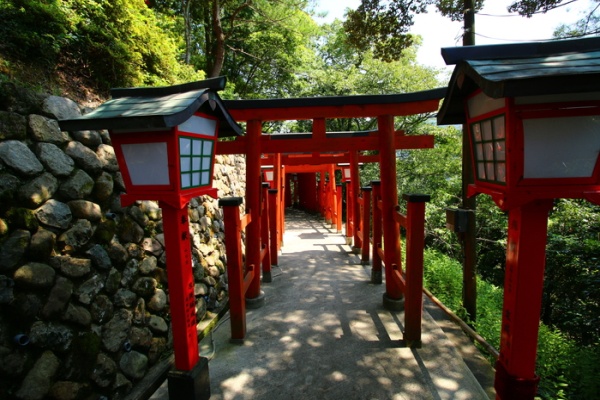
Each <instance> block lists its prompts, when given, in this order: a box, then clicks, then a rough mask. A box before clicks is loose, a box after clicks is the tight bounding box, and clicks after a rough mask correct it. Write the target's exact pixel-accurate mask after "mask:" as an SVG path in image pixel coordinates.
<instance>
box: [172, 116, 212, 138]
mask: <svg viewBox="0 0 600 400" xmlns="http://www.w3.org/2000/svg"><path fill="white" fill-rule="evenodd" d="M178 129H179V131H180V132H189V133H198V134H200V135H207V136H215V134H216V133H217V121H216V120H214V119H209V118H203V117H200V116H198V115H192V116H191V117H190V118H189V119H188V120H187V121H185V122H184V123H182V124H180V125H179V126H178Z"/></svg>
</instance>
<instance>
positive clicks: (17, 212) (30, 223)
mask: <svg viewBox="0 0 600 400" xmlns="http://www.w3.org/2000/svg"><path fill="white" fill-rule="evenodd" d="M6 220H7V222H8V225H9V226H10V227H11V229H26V230H28V231H29V232H35V231H37V229H38V227H39V222H38V220H37V218H36V217H35V212H34V211H33V210H30V209H28V208H17V207H15V208H11V209H10V210H8V211H7V212H6Z"/></svg>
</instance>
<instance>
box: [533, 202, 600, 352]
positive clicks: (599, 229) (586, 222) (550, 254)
mask: <svg viewBox="0 0 600 400" xmlns="http://www.w3.org/2000/svg"><path fill="white" fill-rule="evenodd" d="M546 254H547V256H546V280H545V287H544V295H543V296H544V297H543V309H542V320H543V321H544V322H545V323H546V324H548V325H551V326H554V327H557V328H559V329H560V330H561V331H562V332H564V333H565V334H567V335H568V336H569V337H571V338H574V339H575V340H577V341H578V342H580V343H582V344H586V345H589V344H592V343H597V342H598V340H599V339H600V285H599V284H598V283H600V207H599V206H595V205H592V204H590V203H587V202H585V201H583V200H571V199H561V200H557V201H556V204H555V207H554V209H553V211H552V212H551V214H550V220H549V227H548V244H547V250H546Z"/></svg>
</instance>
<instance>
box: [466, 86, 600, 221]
mask: <svg viewBox="0 0 600 400" xmlns="http://www.w3.org/2000/svg"><path fill="white" fill-rule="evenodd" d="M480 93H481V90H480V89H479V90H476V91H474V92H473V93H472V94H471V95H470V96H469V98H473V97H474V96H476V95H478V94H480ZM503 100H504V106H502V107H499V108H496V109H495V110H493V111H489V112H485V113H482V114H480V115H477V116H475V117H471V116H470V114H469V110H468V106H467V104H468V102H465V115H467V126H468V129H469V143H470V151H471V156H472V160H473V171H474V175H475V176H474V181H475V183H474V184H471V185H469V188H468V195H469V196H474V195H476V194H478V193H485V194H488V195H490V196H491V197H492V198H493V199H494V201H495V202H496V204H497V205H498V206H499V207H500V208H501V209H503V210H507V209H510V208H512V207H514V206H518V205H521V204H524V203H528V202H531V201H534V200H538V199H551V198H586V199H588V200H589V201H592V202H598V197H597V196H598V195H597V193H598V192H600V157H598V158H597V159H596V162H595V165H594V167H593V171H592V173H591V175H590V176H589V177H568V178H558V177H551V178H531V177H529V178H526V177H524V175H525V174H524V171H525V135H526V134H525V128H524V122H525V121H527V120H534V119H542V118H569V117H589V116H598V117H599V118H600V100H590V101H562V102H540V103H536V104H516V103H517V101H516V100H515V98H504V99H503ZM499 116H504V119H505V122H504V140H505V146H506V147H505V154H506V156H505V157H506V158H505V165H506V181H505V182H504V183H499V182H494V181H492V180H486V179H482V178H481V175H480V174H479V173H478V162H479V163H481V162H482V161H481V160H482V159H481V157H479V156H478V151H477V149H476V144H477V143H475V142H474V132H473V127H474V125H475V124H477V123H481V122H483V121H488V120H491V119H492V118H495V117H499ZM565 135H568V132H565ZM479 155H481V154H479ZM478 160H479V161H478Z"/></svg>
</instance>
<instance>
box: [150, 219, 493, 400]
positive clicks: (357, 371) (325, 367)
mask: <svg viewBox="0 0 600 400" xmlns="http://www.w3.org/2000/svg"><path fill="white" fill-rule="evenodd" d="M369 277H370V266H366V267H365V266H362V265H360V259H359V258H358V256H356V255H354V254H352V253H351V249H350V247H349V246H347V245H346V244H345V238H344V237H343V236H342V235H341V234H339V233H337V232H336V231H335V229H328V228H327V227H325V226H324V224H323V222H322V221H320V220H318V219H316V218H313V217H311V216H309V215H307V214H304V213H301V212H298V211H295V210H289V211H288V214H287V215H286V232H285V236H284V247H283V249H282V254H281V255H280V257H279V267H278V268H274V269H273V282H271V283H266V284H263V285H262V290H263V291H264V292H265V295H266V303H265V305H264V306H263V307H262V308H260V309H257V310H249V311H248V314H247V336H246V339H245V342H244V344H242V345H239V344H231V343H229V338H230V326H229V320H228V319H225V320H224V322H222V323H221V324H220V325H219V326H218V327H217V329H216V330H214V331H213V333H212V338H211V336H208V337H207V338H205V339H204V340H203V342H202V343H201V344H202V353H203V355H207V356H208V357H212V358H211V361H210V363H209V371H210V380H211V393H212V396H211V399H214V400H245V399H253V400H259V399H265V400H267V399H268V400H278V399H282V400H294V399H318V400H326V399H331V400H351V399H368V400H371V399H410V400H416V399H488V398H490V396H489V395H488V394H486V392H485V391H484V390H483V389H482V387H481V385H480V384H479V383H478V382H477V380H476V379H475V377H474V376H473V374H472V373H471V371H470V370H469V369H468V368H467V367H466V365H465V363H464V362H463V359H462V357H461V355H460V354H459V353H458V351H457V350H456V348H455V346H454V344H453V343H452V342H450V340H449V339H448V337H447V336H446V335H445V334H444V332H443V331H442V329H441V328H440V327H439V326H438V325H437V324H436V323H435V321H434V320H433V318H432V317H431V316H430V315H429V314H428V313H427V312H425V313H424V320H423V335H422V341H423V347H422V348H421V349H410V348H406V347H403V345H402V341H401V339H402V333H401V332H402V323H403V320H404V315H403V313H402V312H390V311H387V310H385V309H384V308H383V306H382V294H383V292H384V290H385V287H384V286H383V285H373V284H371V283H370V282H369ZM211 339H212V340H211ZM473 348H474V347H473ZM167 397H168V395H167V391H166V384H164V385H163V386H162V387H161V388H160V389H159V390H158V391H157V392H156V393H155V394H154V395H153V396H152V397H151V399H153V400H159V399H166V398H167ZM491 398H493V397H491Z"/></svg>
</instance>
